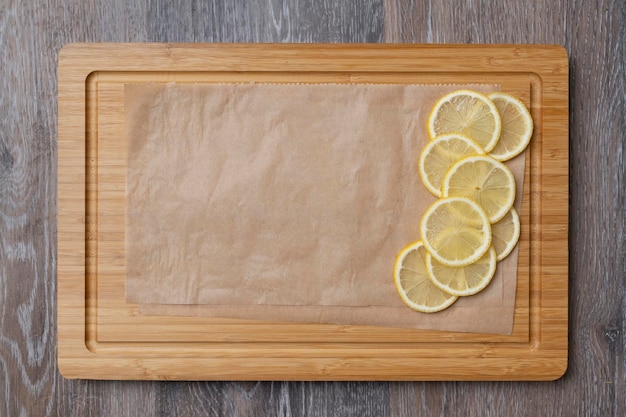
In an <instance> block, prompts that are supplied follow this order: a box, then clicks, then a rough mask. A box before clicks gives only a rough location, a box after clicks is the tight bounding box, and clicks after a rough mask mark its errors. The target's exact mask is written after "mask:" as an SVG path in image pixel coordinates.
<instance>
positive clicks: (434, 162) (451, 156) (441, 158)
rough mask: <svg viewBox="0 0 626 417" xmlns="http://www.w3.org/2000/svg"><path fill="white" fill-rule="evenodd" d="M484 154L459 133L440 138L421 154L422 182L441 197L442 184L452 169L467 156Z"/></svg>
mask: <svg viewBox="0 0 626 417" xmlns="http://www.w3.org/2000/svg"><path fill="white" fill-rule="evenodd" d="M484 154H485V152H484V151H483V150H482V148H481V147H480V146H479V145H478V144H477V143H476V142H474V141H473V140H471V139H470V138H468V137H467V136H464V135H461V134H458V133H452V134H446V135H442V136H438V137H436V138H435V139H434V140H432V141H430V142H428V144H427V145H426V146H425V147H424V150H423V151H422V153H421V154H420V159H419V163H418V167H419V174H420V177H421V179H422V182H423V183H424V186H425V187H426V189H427V190H428V191H430V192H431V193H432V194H434V195H435V196H437V197H441V184H442V183H443V178H444V177H445V176H446V173H447V172H448V170H449V169H450V167H451V166H452V165H454V164H455V163H456V162H457V161H458V160H459V159H461V158H463V157H465V156H469V155H484Z"/></svg>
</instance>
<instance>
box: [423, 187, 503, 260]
mask: <svg viewBox="0 0 626 417" xmlns="http://www.w3.org/2000/svg"><path fill="white" fill-rule="evenodd" d="M420 233H421V235H422V241H423V242H424V246H425V247H426V250H427V251H428V252H429V253H430V254H431V255H432V256H433V257H434V258H435V259H436V260H437V261H439V262H440V263H442V264H444V265H447V266H457V267H458V266H465V265H469V264H471V263H474V262H476V261H477V260H478V259H480V257H481V256H483V255H484V254H485V253H486V252H487V250H488V249H489V247H490V245H491V225H490V224H489V219H488V217H487V215H486V214H485V212H484V211H483V210H482V209H481V208H480V206H479V205H478V204H477V203H476V202H474V201H472V200H470V199H468V198H464V197H450V198H443V199H440V200H437V201H435V202H434V203H433V204H432V205H431V206H430V207H429V208H428V209H427V210H426V213H424V216H423V217H422V221H421V223H420Z"/></svg>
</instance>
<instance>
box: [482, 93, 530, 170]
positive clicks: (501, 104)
mask: <svg viewBox="0 0 626 417" xmlns="http://www.w3.org/2000/svg"><path fill="white" fill-rule="evenodd" d="M489 98H490V99H491V101H493V104H495V105H496V107H497V109H498V113H500V120H501V123H502V132H500V139H499V140H498V142H497V143H496V146H495V147H494V148H493V149H492V150H491V151H490V152H489V154H490V155H491V156H493V157H494V158H496V159H497V160H499V161H508V160H509V159H511V158H514V157H516V156H517V155H519V154H520V153H522V151H523V150H524V149H526V146H528V143H529V142H530V137H531V136H532V134H533V119H532V117H531V116H530V112H529V111H528V109H527V108H526V106H525V105H524V103H522V102H521V101H520V100H518V99H517V98H515V97H513V96H510V95H508V94H506V93H492V94H490V95H489Z"/></svg>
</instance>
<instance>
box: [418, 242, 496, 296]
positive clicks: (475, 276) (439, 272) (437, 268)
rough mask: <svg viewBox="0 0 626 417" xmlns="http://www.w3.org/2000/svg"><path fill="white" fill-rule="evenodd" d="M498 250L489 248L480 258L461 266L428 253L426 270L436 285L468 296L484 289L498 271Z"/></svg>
mask: <svg viewBox="0 0 626 417" xmlns="http://www.w3.org/2000/svg"><path fill="white" fill-rule="evenodd" d="M496 263H497V261H496V250H495V249H494V248H493V246H492V247H490V248H489V250H488V251H487V253H485V254H484V255H483V256H482V257H481V258H480V259H479V260H477V261H476V262H474V263H473V264H469V265H466V266H461V267H451V266H446V265H443V264H442V263H440V262H437V260H436V259H434V258H433V257H432V256H431V255H430V254H427V255H426V270H427V271H428V276H429V277H430V279H431V280H432V281H433V284H435V286H436V287H438V288H439V289H441V290H442V291H445V292H447V293H448V294H452V295H456V296H459V297H460V296H468V295H474V294H477V293H479V292H480V291H482V290H484V289H485V287H487V285H489V283H490V282H491V279H492V278H493V276H494V274H495V273H496Z"/></svg>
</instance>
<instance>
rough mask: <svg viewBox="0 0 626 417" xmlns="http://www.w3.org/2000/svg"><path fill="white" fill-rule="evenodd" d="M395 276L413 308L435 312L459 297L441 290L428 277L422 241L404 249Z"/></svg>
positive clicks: (404, 299)
mask: <svg viewBox="0 0 626 417" xmlns="http://www.w3.org/2000/svg"><path fill="white" fill-rule="evenodd" d="M393 277H394V282H395V284H396V290H398V294H399V295H400V298H401V299H402V301H404V303H405V304H406V305H407V306H409V307H411V308H412V309H413V310H417V311H421V312H423V313H435V312H437V311H441V310H443V309H445V308H447V307H449V306H451V305H452V303H454V302H455V301H456V300H457V298H458V297H456V296H454V295H450V294H448V293H446V292H444V291H441V290H440V289H439V288H437V287H436V286H435V285H434V284H433V283H432V281H431V280H430V278H429V277H428V272H427V271H426V250H425V249H424V245H423V244H422V242H415V243H412V244H410V245H409V246H407V247H406V248H404V249H402V251H401V252H400V254H399V255H398V258H397V259H396V266H395V268H394V274H393Z"/></svg>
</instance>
